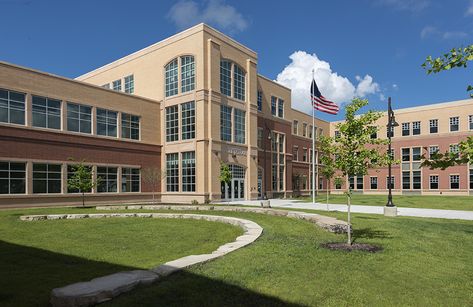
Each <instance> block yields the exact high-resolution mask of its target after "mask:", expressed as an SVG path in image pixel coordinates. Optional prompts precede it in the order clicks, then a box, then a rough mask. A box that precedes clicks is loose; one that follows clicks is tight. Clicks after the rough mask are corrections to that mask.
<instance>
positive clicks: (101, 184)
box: [97, 166, 118, 193]
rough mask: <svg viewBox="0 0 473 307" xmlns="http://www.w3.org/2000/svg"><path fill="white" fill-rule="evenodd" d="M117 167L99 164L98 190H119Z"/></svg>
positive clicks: (100, 191) (102, 191)
mask: <svg viewBox="0 0 473 307" xmlns="http://www.w3.org/2000/svg"><path fill="white" fill-rule="evenodd" d="M117 170H118V169H117V168H116V167H108V166H98V167H97V181H98V184H97V192H98V193H106V192H117V191H118V190H117V187H118V182H117V178H118V176H117Z"/></svg>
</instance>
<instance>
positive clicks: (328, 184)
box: [326, 181, 330, 211]
mask: <svg viewBox="0 0 473 307" xmlns="http://www.w3.org/2000/svg"><path fill="white" fill-rule="evenodd" d="M329 186H330V181H328V182H327V187H326V189H327V211H328V188H329Z"/></svg>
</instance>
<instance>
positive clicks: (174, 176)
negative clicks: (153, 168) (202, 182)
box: [166, 153, 179, 192]
mask: <svg viewBox="0 0 473 307" xmlns="http://www.w3.org/2000/svg"><path fill="white" fill-rule="evenodd" d="M166 191H168V192H179V154H178V153H170V154H166Z"/></svg>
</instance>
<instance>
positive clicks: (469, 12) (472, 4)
mask: <svg viewBox="0 0 473 307" xmlns="http://www.w3.org/2000/svg"><path fill="white" fill-rule="evenodd" d="M465 15H466V16H470V15H473V0H470V3H469V4H468V8H467V9H466V12H465Z"/></svg>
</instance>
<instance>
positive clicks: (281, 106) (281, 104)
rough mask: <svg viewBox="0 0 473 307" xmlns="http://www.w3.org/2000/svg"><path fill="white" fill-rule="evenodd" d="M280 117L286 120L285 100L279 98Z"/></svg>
mask: <svg viewBox="0 0 473 307" xmlns="http://www.w3.org/2000/svg"><path fill="white" fill-rule="evenodd" d="M278 117H281V118H284V100H282V99H281V98H278Z"/></svg>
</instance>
